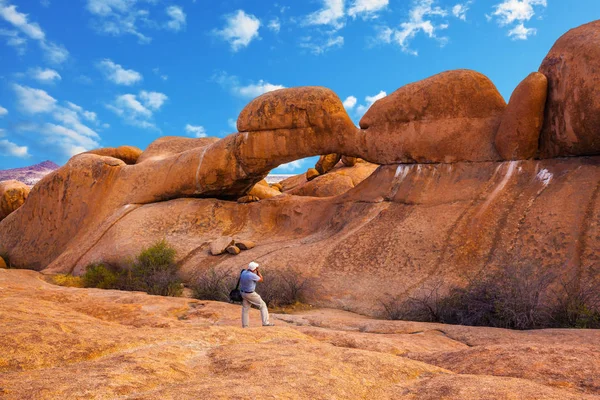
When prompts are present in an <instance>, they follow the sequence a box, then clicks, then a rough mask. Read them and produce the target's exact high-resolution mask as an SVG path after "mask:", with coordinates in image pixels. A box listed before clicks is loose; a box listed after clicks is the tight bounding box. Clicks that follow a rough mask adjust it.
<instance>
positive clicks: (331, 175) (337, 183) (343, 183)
mask: <svg viewBox="0 0 600 400" xmlns="http://www.w3.org/2000/svg"><path fill="white" fill-rule="evenodd" d="M377 167H378V165H377V164H371V163H367V162H361V163H357V164H355V165H354V166H352V167H347V166H345V165H344V164H342V163H340V164H338V166H336V167H335V168H334V169H332V170H331V171H329V172H328V173H327V174H324V175H319V176H317V177H316V178H314V179H312V180H310V181H306V180H304V182H302V183H300V184H298V185H297V186H296V187H295V188H293V189H290V190H289V191H287V192H286V193H288V194H292V195H296V196H312V197H331V196H338V195H340V194H342V193H345V192H347V191H348V190H350V189H352V188H354V187H355V186H357V185H358V184H359V183H361V182H362V181H364V180H365V179H367V178H368V177H369V176H370V175H371V174H372V173H373V172H374V171H375V170H376V169H377ZM301 176H302V175H301Z"/></svg>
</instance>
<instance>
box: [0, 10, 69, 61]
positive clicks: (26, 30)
mask: <svg viewBox="0 0 600 400" xmlns="http://www.w3.org/2000/svg"><path fill="white" fill-rule="evenodd" d="M0 17H1V18H3V19H4V20H6V21H7V22H8V23H10V24H12V25H13V26H14V27H15V28H17V29H19V30H20V31H21V32H22V33H23V34H25V35H26V36H28V37H29V38H30V39H33V40H36V41H37V42H38V43H39V45H40V48H41V49H42V50H43V51H44V53H45V56H46V58H47V60H48V61H49V62H51V63H54V64H61V63H63V62H65V61H66V60H67V58H68V57H69V52H68V51H67V49H65V48H64V46H61V45H58V44H56V43H53V42H50V41H48V40H46V34H45V33H44V31H43V30H42V28H41V27H40V26H39V25H38V24H37V23H35V22H29V15H28V14H24V13H21V12H19V11H18V10H17V7H16V6H14V5H10V4H7V3H6V1H4V0H0ZM0 34H2V35H3V36H9V39H7V44H8V45H9V46H13V47H15V48H16V49H17V52H18V53H19V54H21V55H22V54H24V52H25V47H24V46H25V45H26V43H27V40H26V39H25V38H23V37H21V36H20V35H19V34H18V32H16V31H7V30H2V32H1V33H0Z"/></svg>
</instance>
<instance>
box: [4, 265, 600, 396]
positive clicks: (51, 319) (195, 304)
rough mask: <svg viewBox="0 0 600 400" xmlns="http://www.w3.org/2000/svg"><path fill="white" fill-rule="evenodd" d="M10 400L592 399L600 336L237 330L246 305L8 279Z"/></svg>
mask: <svg viewBox="0 0 600 400" xmlns="http://www.w3.org/2000/svg"><path fill="white" fill-rule="evenodd" d="M0 287H1V288H2V290H0V319H1V320H2V324H0V397H2V398H3V399H7V400H12V399H15V400H17V399H18V400H20V399H57V398H63V399H67V398H68V399H107V398H110V399H117V398H119V399H198V398H205V399H208V398H210V399H242V398H248V397H252V398H256V399H267V398H285V399H305V398H312V399H330V398H337V399H355V398H369V399H374V398H380V399H382V398H400V399H420V400H423V399H425V400H426V399H435V400H439V399H458V398H460V399H482V398H486V399H515V398H518V399H522V400H529V399H545V400H550V399H557V400H558V399H560V400H566V399H578V400H580V399H592V398H598V396H599V395H600V380H599V377H600V369H599V368H600V347H599V343H600V332H598V331H592V330H588V331H572V330H540V331H529V332H516V331H506V330H503V329H492V328H469V327H461V326H451V325H439V324H426V323H414V322H392V321H378V320H372V319H369V318H366V317H364V316H360V315H356V314H351V313H347V312H343V311H336V310H318V311H309V312H304V313H300V314H292V315H283V314H278V315H277V314H276V315H273V317H272V318H273V320H274V321H275V323H276V326H275V327H272V328H262V327H258V326H257V324H258V323H259V321H260V318H259V315H258V312H257V311H256V310H252V311H251V328H249V329H242V328H240V327H239V325H240V324H239V313H240V307H239V306H234V305H229V304H225V303H214V302H207V301H197V300H190V299H183V298H165V297H159V296H148V295H146V294H142V293H129V292H120V291H111V290H100V289H75V288H64V287H59V286H54V285H51V284H49V283H47V282H46V281H45V280H44V278H43V276H42V275H41V274H39V273H37V272H33V271H26V270H2V269H0Z"/></svg>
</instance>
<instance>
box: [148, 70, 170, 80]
mask: <svg viewBox="0 0 600 400" xmlns="http://www.w3.org/2000/svg"><path fill="white" fill-rule="evenodd" d="M152 72H154V74H155V75H157V76H159V77H160V79H162V80H163V81H166V80H167V79H169V75H166V74H161V73H160V68H158V67H156V68H152Z"/></svg>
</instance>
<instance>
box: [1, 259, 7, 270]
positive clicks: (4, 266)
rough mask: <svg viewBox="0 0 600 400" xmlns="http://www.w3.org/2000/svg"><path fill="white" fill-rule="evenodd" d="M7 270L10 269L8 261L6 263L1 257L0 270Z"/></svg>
mask: <svg viewBox="0 0 600 400" xmlns="http://www.w3.org/2000/svg"><path fill="white" fill-rule="evenodd" d="M6 268H8V266H7V265H6V261H4V258H2V257H0V269H6Z"/></svg>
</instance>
